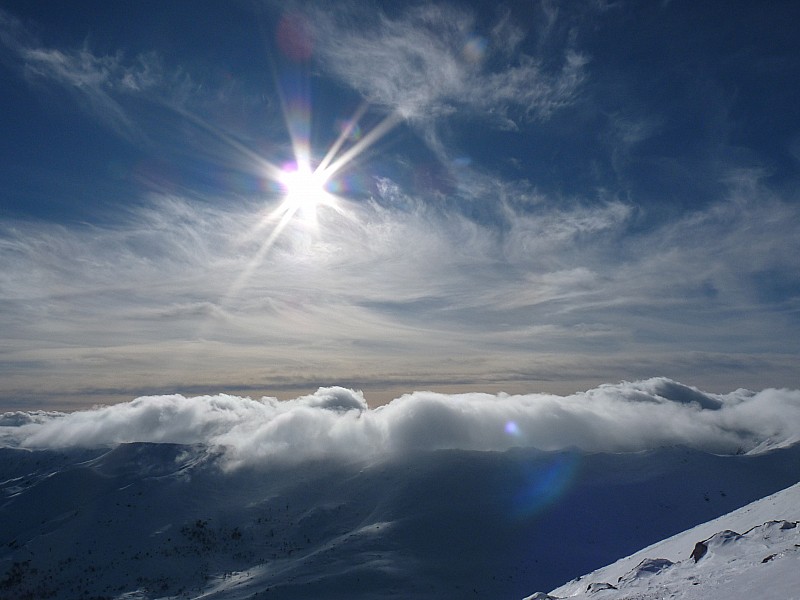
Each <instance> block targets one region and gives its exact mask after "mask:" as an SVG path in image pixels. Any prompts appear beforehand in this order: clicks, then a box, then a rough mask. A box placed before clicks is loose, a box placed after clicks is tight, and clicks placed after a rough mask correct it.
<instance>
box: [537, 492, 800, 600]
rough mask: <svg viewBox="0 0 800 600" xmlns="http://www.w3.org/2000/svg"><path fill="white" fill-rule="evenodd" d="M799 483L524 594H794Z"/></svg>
mask: <svg viewBox="0 0 800 600" xmlns="http://www.w3.org/2000/svg"><path fill="white" fill-rule="evenodd" d="M798 559H800V484H795V485H793V486H791V487H789V488H787V489H785V490H782V491H780V492H778V493H776V494H772V495H770V496H768V497H766V498H763V499H761V500H757V501H756V502H753V503H751V504H748V505H747V506H745V507H743V508H740V509H738V510H735V511H733V512H731V513H729V514H727V515H724V516H722V517H719V518H717V519H713V520H711V521H709V522H707V523H703V524H702V525H698V526H696V527H693V528H691V529H689V530H687V531H684V532H682V533H680V534H677V535H675V536H672V537H670V538H668V539H666V540H663V541H661V542H658V543H656V544H653V545H651V546H649V547H647V548H645V549H644V550H641V551H639V552H637V553H635V554H632V555H630V556H628V557H626V558H623V559H620V560H618V561H617V562H615V563H613V564H611V565H609V566H607V567H603V568H601V569H598V570H596V571H594V572H592V573H590V574H588V575H585V576H582V577H578V578H576V579H574V580H572V581H570V582H569V583H567V584H565V585H563V586H561V587H559V588H556V589H555V590H553V591H551V592H550V593H549V594H544V593H541V592H539V593H536V594H533V595H531V596H528V598H526V600H548V599H553V598H567V597H569V598H571V599H574V600H580V599H585V598H597V599H600V598H604V599H606V600H646V599H649V598H653V599H656V598H683V599H686V600H694V599H697V600H701V599H702V600H749V599H750V598H761V599H764V600H770V599H774V600H797V599H798V598H800V569H799V568H798V566H800V562H798Z"/></svg>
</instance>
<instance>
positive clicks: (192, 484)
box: [0, 443, 800, 600]
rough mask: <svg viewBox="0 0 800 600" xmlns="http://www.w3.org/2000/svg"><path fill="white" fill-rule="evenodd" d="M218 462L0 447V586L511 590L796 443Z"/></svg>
mask: <svg viewBox="0 0 800 600" xmlns="http://www.w3.org/2000/svg"><path fill="white" fill-rule="evenodd" d="M221 464H224V463H220V450H219V449H216V448H210V447H206V446H203V445H190V446H187V445H179V444H151V443H136V444H122V445H120V446H117V447H116V448H113V449H110V450H109V449H96V450H91V451H90V450H77V449H75V450H70V451H61V452H55V451H51V450H35V451H34V450H23V449H0V465H2V466H0V473H2V474H3V477H4V478H5V479H4V481H2V482H1V483H0V490H1V491H2V498H3V499H2V504H1V505H0V535H2V536H3V538H2V539H0V544H1V545H0V548H2V553H0V598H2V599H8V600H18V599H20V598H25V597H30V598H42V597H52V598H63V599H71V598H81V597H94V598H122V597H127V598H148V599H149V598H209V599H210V598H214V599H216V600H231V599H238V598H242V599H243V598H271V597H275V598H282V599H292V598H318V597H324V598H365V599H366V598H431V599H433V598H444V599H447V598H453V599H456V598H463V597H464V596H465V595H467V596H471V597H481V598H521V597H523V596H525V595H526V594H527V593H529V592H530V590H531V589H537V588H538V589H550V588H552V587H553V586H555V585H557V584H558V583H559V581H565V580H567V579H569V578H570V577H573V576H575V575H576V574H578V573H581V572H587V571H589V570H591V569H593V568H596V567H598V566H600V565H602V564H607V563H608V562H610V561H611V560H613V559H614V558H616V557H619V556H624V555H626V554H630V553H631V552H633V551H634V550H635V549H636V548H641V547H642V546H646V545H647V544H650V543H652V542H654V541H655V540H657V539H661V538H664V537H665V536H668V535H671V534H674V533H676V532H678V531H681V530H683V529H686V528H687V527H690V526H692V525H695V524H696V523H698V522H703V521H706V520H708V519H710V518H713V517H716V516H718V515H720V514H724V513H727V512H729V511H731V510H733V509H734V508H736V507H738V506H742V505H744V504H746V503H747V502H750V501H752V500H754V499H756V498H758V497H763V496H765V495H767V494H769V493H771V492H774V491H775V490H776V489H779V488H782V487H785V486H786V485H789V484H791V483H793V482H796V481H797V480H798V479H800V448H798V447H791V448H783V449H777V450H774V451H771V452H767V453H763V454H759V455H752V456H717V455H713V454H709V453H705V452H701V451H698V450H689V449H686V448H662V449H658V450H652V451H647V452H637V453H629V454H606V453H594V454H587V453H583V452H578V451H570V452H542V451H537V450H532V449H515V450H511V451H507V452H468V451H461V450H454V451H435V452H420V453H415V454H409V455H404V456H402V457H395V458H393V459H391V460H383V461H378V462H375V463H372V464H368V465H365V464H363V463H346V462H342V461H340V460H330V461H305V462H303V463H299V464H273V465H264V466H262V467H260V468H258V469H255V468H252V469H244V468H242V469H237V470H233V471H230V470H224V469H222V468H220V466H221ZM545 586H548V587H545ZM126 594H128V596H125V595H126ZM130 594H133V595H130Z"/></svg>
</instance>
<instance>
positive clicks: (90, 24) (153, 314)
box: [0, 0, 800, 409]
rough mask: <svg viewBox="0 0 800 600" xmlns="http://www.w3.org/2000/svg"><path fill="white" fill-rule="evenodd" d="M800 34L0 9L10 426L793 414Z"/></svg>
mask: <svg viewBox="0 0 800 600" xmlns="http://www.w3.org/2000/svg"><path fill="white" fill-rule="evenodd" d="M799 13H800V7H798V6H797V5H796V3H793V2H770V3H768V4H755V3H749V2H703V3H695V2H679V1H677V0H674V1H672V2H660V3H658V2H646V3H645V2H601V1H593V2H592V1H586V2H579V1H575V2H564V3H561V2H510V3H504V4H496V3H493V2H491V3H490V2H487V3H469V2H454V3H413V4H406V3H403V4H402V5H398V4H397V3H380V2H341V3H336V7H335V9H332V8H331V5H330V4H329V3H314V2H298V3H286V2H282V3H276V2H255V1H247V2H245V1H242V2H224V3H223V2H169V3H164V2H115V3H108V2H89V1H85V2H71V3H57V5H56V6H55V7H54V6H53V5H52V3H45V2H40V3H32V2H13V1H7V0H3V1H0V78H2V82H1V83H0V159H1V160H2V162H1V163H0V164H2V167H0V189H1V190H2V194H0V327H1V328H2V331H3V335H2V337H1V338H0V408H3V409H16V408H25V409H32V408H70V407H80V406H86V405H92V404H95V403H105V402H115V401H119V400H127V399H130V398H133V397H135V396H138V395H141V394H157V393H172V392H182V393H216V392H219V391H227V392H232V393H244V394H250V395H253V396H259V395H261V394H268V395H278V396H282V395H283V396H282V397H289V396H296V395H297V393H305V392H308V391H313V390H314V389H316V388H317V387H318V386H321V385H343V386H345V387H352V388H357V389H362V390H364V392H365V395H366V397H367V400H368V401H371V402H381V401H384V400H386V399H389V398H392V397H394V396H396V395H399V394H401V393H403V392H405V391H411V390H418V389H434V390H441V391H451V392H452V391H475V390H481V391H488V392H497V391H507V392H510V393H516V392H535V391H549V392H558V393H567V392H572V391H576V390H581V389H587V388H588V387H591V386H594V385H597V384H599V383H603V382H615V381H620V380H634V379H641V378H647V377H652V376H665V377H670V378H673V379H677V380H680V381H683V382H685V383H688V384H691V385H697V386H700V387H703V388H704V389H711V390H718V391H730V390H733V389H736V388H738V387H747V388H751V389H761V388H765V387H795V388H796V387H798V386H800V374H798V371H797V368H796V365H797V359H798V352H799V351H800V319H799V318H798V316H799V315H798V308H799V307H800V301H799V299H800V253H799V252H798V242H800V203H799V202H798V182H799V179H798V161H800V113H799V112H798V111H797V109H796V107H797V106H799V105H800V87H798V85H797V83H796V82H797V81H800V36H798V34H797V33H796V30H795V25H796V23H797V22H798V17H800V14H799ZM298 161H299V162H300V163H301V167H302V165H303V164H304V161H307V163H308V166H309V168H310V169H312V170H313V169H316V168H318V167H320V165H321V168H320V170H319V171H318V172H319V173H322V171H325V175H324V178H325V182H324V194H323V193H319V194H311V195H312V196H314V198H312V200H313V201H312V202H306V201H305V200H304V199H303V198H300V197H299V196H297V195H296V194H295V195H293V194H291V193H289V192H290V191H291V190H290V189H289V188H288V187H287V185H288V184H287V180H286V178H285V175H284V172H288V171H291V170H292V169H295V168H296V163H297V162H298ZM326 169H327V170H326ZM301 170H302V169H301ZM304 198H305V197H304Z"/></svg>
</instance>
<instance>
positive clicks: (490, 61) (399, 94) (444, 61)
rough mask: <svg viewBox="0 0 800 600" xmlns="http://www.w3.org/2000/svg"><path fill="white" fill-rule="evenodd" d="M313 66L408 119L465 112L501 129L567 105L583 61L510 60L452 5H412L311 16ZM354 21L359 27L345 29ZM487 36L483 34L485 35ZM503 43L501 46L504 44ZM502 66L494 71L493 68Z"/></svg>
mask: <svg viewBox="0 0 800 600" xmlns="http://www.w3.org/2000/svg"><path fill="white" fill-rule="evenodd" d="M313 15H314V18H313V19H312V22H313V23H314V28H315V33H316V36H315V37H316V40H317V44H318V51H319V55H320V60H321V61H322V62H323V63H324V64H325V65H326V67H327V68H329V69H330V71H331V72H332V73H334V74H335V75H337V76H338V77H339V78H340V79H341V80H342V81H344V82H345V83H347V84H348V85H349V86H351V87H353V88H354V89H356V90H358V91H359V92H360V93H361V94H363V95H364V97H365V98H367V99H368V100H369V101H370V102H372V103H374V104H377V105H380V106H386V107H388V108H389V109H390V110H393V111H397V112H399V113H400V114H402V115H403V116H405V117H406V118H410V119H430V118H434V117H437V116H444V115H448V114H451V113H453V112H454V111H455V110H457V109H458V110H464V109H466V110H468V111H471V112H475V113H479V114H483V115H484V116H485V117H487V118H492V119H496V120H499V121H500V122H502V123H504V124H506V126H508V124H511V125H512V126H514V125H513V123H514V121H513V120H514V119H515V118H522V119H531V118H546V117H547V116H549V115H550V114H551V113H552V112H553V111H554V110H556V109H557V108H559V107H560V106H564V105H566V104H569V103H570V102H571V101H572V100H573V99H574V97H575V94H576V93H577V90H578V89H579V87H580V85H581V83H582V82H583V80H584V75H583V67H584V65H585V64H586V58H585V57H583V56H581V55H580V54H579V53H578V52H577V51H575V50H573V49H569V50H568V51H567V52H566V53H565V55H564V56H563V58H562V65H561V67H560V69H559V70H556V71H555V72H546V71H545V70H544V69H543V67H542V65H541V64H540V61H538V60H537V59H536V58H535V57H532V56H527V55H524V54H522V55H520V56H518V57H517V58H516V59H515V60H514V62H511V61H510V59H509V58H507V56H506V52H507V51H508V48H499V47H498V48H496V47H495V46H494V43H495V40H496V39H497V38H496V37H495V38H494V39H493V40H492V41H491V42H490V41H488V40H487V39H486V38H484V37H483V36H482V35H481V34H480V33H479V31H478V30H477V25H476V22H475V17H474V16H473V15H472V14H471V13H470V12H469V11H468V10H465V9H461V8H456V7H454V6H448V7H445V6H442V5H433V4H427V5H418V6H415V7H411V8H408V9H406V10H404V11H403V12H402V13H401V14H400V15H399V16H397V17H389V16H386V15H383V14H379V15H377V16H372V17H367V16H366V15H363V14H360V13H359V11H358V10H357V9H355V8H352V7H345V8H344V9H343V10H342V11H338V12H337V14H336V15H332V14H331V13H330V12H322V11H315V12H314V13H313ZM352 21H357V22H360V23H361V26H360V27H359V28H358V29H355V30H354V29H353V28H351V27H345V26H344V24H345V23H350V22H352ZM485 34H486V35H489V34H490V32H485ZM504 42H507V40H504ZM498 60H502V63H504V64H502V65H501V66H495V62H496V61H498Z"/></svg>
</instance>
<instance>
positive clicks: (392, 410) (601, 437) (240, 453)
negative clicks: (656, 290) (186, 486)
mask: <svg viewBox="0 0 800 600" xmlns="http://www.w3.org/2000/svg"><path fill="white" fill-rule="evenodd" d="M0 441H2V443H3V444H4V445H7V446H17V447H25V448H67V447H97V446H113V445H116V444H119V443H125V442H170V443H180V444H195V443H201V444H210V445H212V446H221V447H224V448H225V456H226V459H227V460H228V461H229V463H230V464H231V465H239V464H258V463H263V462H265V461H271V460H292V461H294V460H304V459H307V458H319V457H339V456H340V457H345V458H348V459H363V460H372V459H374V458H375V457H380V456H388V455H393V454H396V453H407V452H414V451H425V450H435V449H443V448H451V449H464V450H494V451H502V450H506V449H509V448H512V447H535V448H539V449H543V450H560V449H567V448H580V449H582V450H586V451H606V452H629V451H640V450H646V449H650V448H656V447H660V446H665V445H686V446H689V447H693V448H697V449H702V450H707V451H711V452H718V453H724V454H735V453H742V452H760V451H764V450H766V449H770V448H775V447H779V446H785V445H789V444H792V443H795V442H798V441H800V390H786V389H782V390H781V389H767V390H763V391H761V392H752V391H748V390H743V389H740V390H736V391H734V392H731V393H728V394H709V393H706V392H703V391H701V390H699V389H697V388H694V387H689V386H686V385H683V384H681V383H677V382H675V381H672V380H670V379H666V378H653V379H648V380H645V381H638V382H633V383H629V382H623V383H619V384H615V385H603V386H600V387H598V388H595V389H592V390H589V391H587V392H584V393H579V394H574V395H571V396H555V395H546V394H531V395H519V396H509V395H497V396H495V395H489V394H458V395H445V394H437V393H432V392H415V393H413V394H409V395H405V396H403V397H401V398H398V399H396V400H394V401H393V402H391V403H389V404H387V405H385V406H381V407H378V408H375V409H371V408H368V406H367V403H366V401H365V399H364V397H363V395H362V394H361V392H357V391H353V390H348V389H345V388H338V387H336V388H321V389H320V390H318V391H317V392H316V393H314V394H311V395H308V396H302V397H299V398H296V399H294V400H289V401H278V400H275V399H274V398H263V399H261V400H252V399H250V398H241V397H236V396H229V395H224V394H221V395H217V396H199V397H195V398H186V397H184V396H180V395H171V396H148V397H142V398H137V399H136V400H134V401H132V402H128V403H122V404H117V405H113V406H107V407H99V408H94V409H92V410H87V411H79V412H74V413H69V414H64V413H42V412H36V413H6V414H5V415H3V416H2V417H0Z"/></svg>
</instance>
